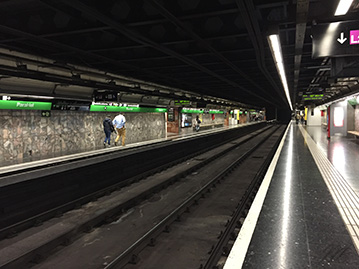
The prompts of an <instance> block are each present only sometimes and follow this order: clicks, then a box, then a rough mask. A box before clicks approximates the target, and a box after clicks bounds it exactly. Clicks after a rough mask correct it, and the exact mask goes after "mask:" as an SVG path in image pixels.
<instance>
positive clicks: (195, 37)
mask: <svg viewBox="0 0 359 269" xmlns="http://www.w3.org/2000/svg"><path fill="white" fill-rule="evenodd" d="M148 2H149V3H151V4H152V5H153V7H155V8H156V9H157V10H158V11H159V12H160V14H162V15H163V16H164V17H165V18H167V19H168V20H169V21H170V22H171V23H172V24H173V25H175V26H176V27H178V28H180V29H182V30H184V31H185V32H186V33H187V34H188V35H189V36H190V37H191V38H192V39H193V40H195V41H196V43H197V44H200V45H201V46H202V47H203V48H205V49H206V50H207V51H208V52H210V54H211V55H213V56H215V57H216V58H218V59H220V60H221V61H222V62H223V63H225V64H226V65H227V66H229V67H230V68H231V69H232V70H234V71H235V72H237V73H238V74H239V75H240V76H241V77H243V78H244V79H246V80H247V81H249V82H250V83H251V84H252V85H253V86H254V87H256V88H257V89H259V90H260V91H261V93H262V95H263V96H267V98H270V99H272V96H270V95H267V93H266V91H265V90H264V89H263V88H261V87H260V86H259V85H258V84H257V83H256V82H255V81H254V80H252V79H251V78H250V77H249V76H247V75H246V74H245V73H244V72H243V71H242V70H240V69H239V68H238V67H237V66H236V65H234V64H233V63H232V62H231V61H230V60H228V59H227V58H226V57H224V56H223V55H222V53H221V52H218V51H217V50H216V49H214V48H213V47H212V46H211V45H210V44H209V43H208V42H207V41H206V40H204V39H203V38H202V37H200V36H199V35H197V34H196V33H195V32H194V31H192V29H190V28H189V27H188V26H187V25H186V24H184V23H183V22H182V21H180V20H179V19H177V18H176V17H175V16H174V15H173V14H172V13H171V12H169V11H168V10H167V9H166V8H165V7H164V6H163V5H162V4H161V3H159V1H158V0H148ZM240 88H241V90H243V91H245V92H247V93H249V94H252V95H255V96H256V97H258V98H259V97H260V95H257V94H254V93H253V91H250V90H248V89H246V88H243V87H240ZM276 102H277V100H275V99H274V100H273V102H271V103H272V104H273V103H276Z"/></svg>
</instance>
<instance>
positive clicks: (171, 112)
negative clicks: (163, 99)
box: [167, 107, 175, 121]
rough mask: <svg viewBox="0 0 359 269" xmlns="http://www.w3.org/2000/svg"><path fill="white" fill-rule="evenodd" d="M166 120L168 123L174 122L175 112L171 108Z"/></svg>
mask: <svg viewBox="0 0 359 269" xmlns="http://www.w3.org/2000/svg"><path fill="white" fill-rule="evenodd" d="M167 120H168V121H175V110H174V108H173V107H171V108H169V109H168V114H167Z"/></svg>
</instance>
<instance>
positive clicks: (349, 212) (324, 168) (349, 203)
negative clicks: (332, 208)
mask: <svg viewBox="0 0 359 269" xmlns="http://www.w3.org/2000/svg"><path fill="white" fill-rule="evenodd" d="M299 129H300V131H301V132H302V135H303V137H304V139H305V141H306V143H307V145H308V147H309V150H310V152H311V154H312V156H313V158H314V160H315V162H316V164H317V166H318V168H319V171H320V173H321V174H322V176H323V179H324V181H325V183H326V185H327V187H328V189H329V191H330V193H331V195H332V196H333V199H334V201H335V204H336V205H337V207H338V209H339V212H340V215H341V216H342V218H343V220H344V223H345V225H346V227H347V229H348V231H349V234H350V236H351V237H352V240H353V242H354V245H355V248H356V250H357V252H358V254H359V197H358V195H357V194H356V193H355V192H354V190H353V189H352V188H351V187H350V186H349V184H348V182H347V180H346V179H345V178H344V177H343V176H342V175H341V174H340V173H339V171H338V170H337V169H336V168H335V167H334V166H333V164H332V163H331V162H330V161H329V160H328V158H327V157H326V155H325V154H324V152H323V151H322V150H321V149H319V148H318V146H317V145H316V143H315V142H314V140H313V139H312V138H311V137H310V135H309V134H308V133H307V132H306V131H305V130H304V128H303V127H302V126H299Z"/></svg>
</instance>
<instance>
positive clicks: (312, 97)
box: [302, 94, 324, 101]
mask: <svg viewBox="0 0 359 269" xmlns="http://www.w3.org/2000/svg"><path fill="white" fill-rule="evenodd" d="M323 97H324V94H303V96H302V98H303V100H304V101H311V100H322V99H323Z"/></svg>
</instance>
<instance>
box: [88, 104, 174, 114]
mask: <svg viewBox="0 0 359 269" xmlns="http://www.w3.org/2000/svg"><path fill="white" fill-rule="evenodd" d="M90 111H96V112H144V113H165V112H167V109H166V108H154V107H119V106H100V105H91V107H90Z"/></svg>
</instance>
